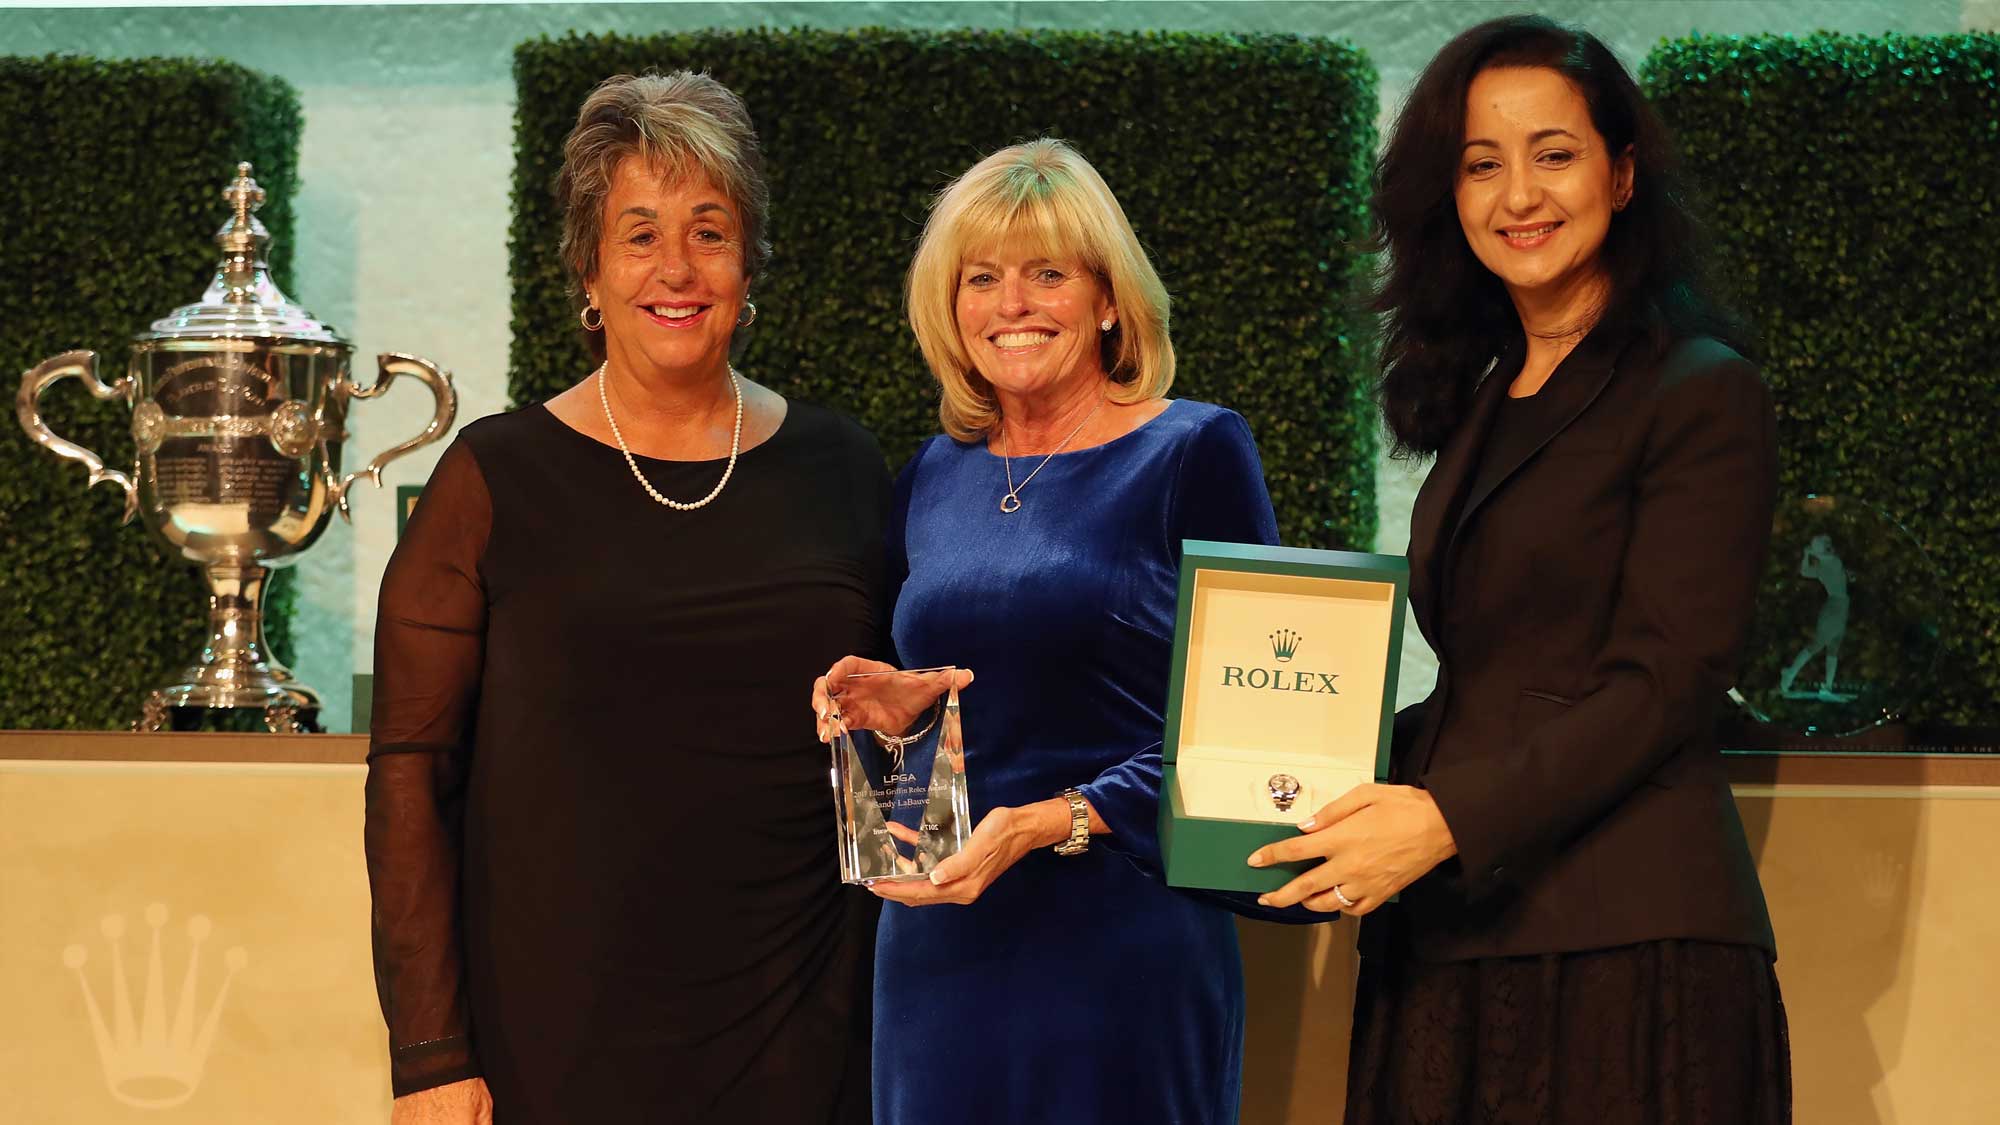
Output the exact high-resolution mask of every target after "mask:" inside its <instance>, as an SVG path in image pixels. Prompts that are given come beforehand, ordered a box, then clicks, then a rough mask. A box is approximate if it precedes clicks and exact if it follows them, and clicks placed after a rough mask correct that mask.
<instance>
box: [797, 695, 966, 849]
mask: <svg viewBox="0 0 2000 1125" xmlns="http://www.w3.org/2000/svg"><path fill="white" fill-rule="evenodd" d="M954 671H955V669H952V668H948V667H946V668H913V669H908V670H901V671H888V672H860V673H856V674H854V675H850V676H848V677H847V679H846V682H845V683H844V684H843V685H842V687H841V690H840V693H839V694H837V695H834V696H832V697H831V700H830V702H831V707H832V709H831V711H830V713H829V714H828V719H829V720H830V721H831V723H832V725H833V738H832V742H831V746H832V750H833V769H832V779H833V808H834V830H835V832H836V834H837V840H838V845H839V851H840V878H841V881H842V882H844V883H861V884H867V883H879V882H903V881H911V880H916V879H927V878H929V877H930V873H931V870H932V869H933V868H935V867H936V866H937V865H938V864H939V863H941V862H943V861H944V860H945V859H946V858H947V857H949V856H953V855H956V854H958V850H959V849H960V848H962V847H964V846H965V840H966V836H967V835H968V834H969V833H970V832H971V813H970V810H969V808H968V806H967V797H966V786H965V730H964V726H963V724H962V723H961V721H960V718H959V709H958V688H957V687H956V686H955V679H954V677H953V676H952V674H951V673H953V672H954ZM850 717H853V719H854V722H855V723H856V724H857V725H854V726H850V723H849V719H850ZM864 719H865V720H866V721H871V722H883V723H884V724H885V725H893V726H896V727H897V728H898V729H897V731H896V733H894V734H891V733H887V732H885V731H880V730H870V729H864V728H862V727H860V726H859V725H858V723H859V722H861V721H863V720H864ZM905 719H907V723H905V722H904V720H905Z"/></svg>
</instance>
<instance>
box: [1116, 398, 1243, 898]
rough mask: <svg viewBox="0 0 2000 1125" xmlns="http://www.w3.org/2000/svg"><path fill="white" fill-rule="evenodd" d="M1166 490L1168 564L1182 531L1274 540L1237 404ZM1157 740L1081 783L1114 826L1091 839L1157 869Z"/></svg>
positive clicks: (1200, 433)
mask: <svg viewBox="0 0 2000 1125" xmlns="http://www.w3.org/2000/svg"><path fill="white" fill-rule="evenodd" d="M1169 495H1170V500H1169V502H1168V504H1169V507H1168V511H1167V513H1166V520H1165V524H1164V531H1165V541H1166V550H1168V551H1169V552H1170V553H1171V555H1172V559H1173V565H1172V566H1171V567H1170V568H1169V570H1170V571H1171V572H1176V573H1177V572H1178V570H1179V568H1180V551H1181V541H1182V540H1183V539H1212V540H1217V541H1221V542H1229V543H1263V544H1274V543H1276V542H1277V541H1278V521H1277V517H1276V516H1275V515H1274V514H1273V513H1272V511H1271V497H1270V494H1269V493H1268V492H1266V491H1265V489H1264V467H1263V464H1262V462H1261V461H1260V460H1259V459H1258V456H1257V443H1256V441H1255V440H1254V439H1253V438H1252V437H1251V436H1250V425H1249V423H1247V422H1245V421H1244V420H1243V416H1242V415H1240V414H1237V413H1236V412H1234V411H1229V410H1224V411H1219V412H1217V413H1216V414H1215V415H1214V416H1213V417H1212V418H1210V419H1207V420H1206V421H1205V423H1204V424H1203V425H1202V426H1201V427H1200V428H1198V429H1197V430H1195V431H1194V433H1193V434H1192V435H1191V436H1190V437H1189V439H1188V442H1187V446H1186V448H1185V449H1184V451H1183V453H1182V456H1181V459H1180V463H1179V466H1178V468H1177V470H1176V480H1175V484H1174V488H1173V490H1172V491H1171V493H1170V494H1169ZM1161 596H1162V597H1165V598H1167V599H1169V601H1168V603H1167V604H1166V605H1164V606H1160V607H1156V609H1157V610H1158V611H1159V612H1158V619H1159V620H1163V621H1166V622H1169V623H1171V622H1172V621H1173V619H1174V606H1173V604H1172V601H1171V599H1172V598H1174V596H1175V587H1174V586H1173V585H1172V584H1168V585H1166V586H1165V587H1163V589H1162V593H1161ZM1160 747H1161V743H1160V742H1158V741H1154V742H1152V743H1151V744H1149V745H1147V746H1146V747H1145V748H1143V749H1141V750H1140V751H1139V752H1137V753H1135V754H1133V755H1132V756H1131V757H1130V758H1127V759H1125V760H1124V761H1122V762H1120V763H1118V764H1117V765H1115V766H1113V767H1111V768H1110V769H1108V770H1105V771H1104V772H1103V773H1100V774H1098V775H1097V777H1096V778H1095V779H1094V780H1092V781H1091V782H1090V783H1089V784H1087V785H1082V786H1079V787H1078V788H1079V789H1080V790H1081V791H1082V793H1083V795H1084V797H1085V799H1087V800H1088V801H1089V802H1090V805H1091V807H1092V808H1094V809H1096V810H1097V814H1098V816H1100V817H1102V818H1103V820H1104V823H1105V824H1106V825H1107V826H1109V827H1110V829H1111V834H1110V835H1108V836H1103V837H1099V838H1098V839H1097V840H1096V841H1094V843H1095V844H1096V846H1100V847H1104V848H1106V849H1108V850H1111V851H1115V852H1118V853H1120V854H1122V855H1125V856H1127V857H1128V858H1130V859H1131V860H1132V861H1133V862H1135V863H1137V864H1138V865H1139V866H1140V867H1141V868H1142V869H1143V870H1145V871H1146V872H1148V873H1149V874H1153V875H1158V874H1160V871H1161V863H1160V829H1159V820H1160V779H1161V770H1162V762H1161V758H1160ZM1231 908H1232V909H1235V907H1234V906H1233V905H1232V907H1231Z"/></svg>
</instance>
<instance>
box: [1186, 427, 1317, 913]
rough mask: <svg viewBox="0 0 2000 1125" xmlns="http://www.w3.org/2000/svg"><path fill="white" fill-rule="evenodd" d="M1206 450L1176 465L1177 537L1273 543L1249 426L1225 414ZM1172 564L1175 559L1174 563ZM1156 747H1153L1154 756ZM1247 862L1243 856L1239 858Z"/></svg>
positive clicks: (1238, 895) (1231, 901) (1247, 908)
mask: <svg viewBox="0 0 2000 1125" xmlns="http://www.w3.org/2000/svg"><path fill="white" fill-rule="evenodd" d="M1202 436H1203V437H1204V438H1207V439H1208V440H1207V442H1206V446H1207V447H1206V448H1202V449H1195V450H1190V456H1189V457H1188V459H1187V461H1186V462H1185V463H1184V464H1183V466H1182V471H1181V482H1182V490H1181V492H1180V502H1179V504H1178V505H1177V510H1176V512H1175V516H1176V519H1177V521H1178V525H1179V528H1180V530H1179V534H1178V536H1177V538H1176V540H1175V548H1176V551H1178V548H1179V540H1181V539H1207V540H1210V541H1212V542H1217V543H1261V544H1264V545H1266V546H1275V545H1277V542H1278V519H1277V515H1276V513H1275V512H1273V511H1272V508H1271V494H1270V492H1269V490H1268V489H1267V488H1266V487H1265V485H1264V463H1263V459H1262V458H1260V457H1259V456H1258V454H1257V442H1256V440H1255V439H1254V438H1252V437H1251V435H1250V424H1249V423H1248V422H1246V421H1244V419H1243V416H1242V415H1240V414H1237V413H1236V412H1235V411H1228V412H1225V413H1224V414H1223V416H1222V417H1221V418H1220V419H1218V420H1217V422H1216V424H1214V425H1212V426H1210V427H1208V428H1207V429H1205V430H1204V431H1203V434H1202ZM1176 561H1178V560H1176ZM1158 752H1159V747H1157V746H1155V747H1154V753H1155V754H1156V755H1157V754H1158ZM1157 785H1158V778H1157V777H1156V778H1155V786H1156V788H1155V789H1154V795H1153V803H1154V810H1155V811H1154V812H1153V813H1152V817H1153V819H1152V821H1151V822H1150V824H1149V833H1148V837H1149V839H1150V840H1151V841H1152V847H1153V863H1154V870H1158V869H1159V836H1158V825H1159V814H1158V811H1157V810H1158V805H1159V790H1158V788H1157ZM1244 858H1245V859H1248V858H1249V857H1248V856H1245V857H1244ZM1187 893H1189V894H1192V895H1193V896H1194V897H1196V898H1200V899H1204V900H1206V901H1208V902H1212V903H1214V904H1216V905H1217V906H1220V907H1222V908H1224V909H1225V910H1228V911H1230V912H1231V913H1234V914H1239V915H1241V916H1243V917H1245V918H1253V919H1256V920H1258V921H1263V922H1283V923H1287V924H1291V925H1312V924H1314V923H1318V922H1328V921H1333V920H1336V919H1338V918H1339V917H1340V915H1338V914H1322V913H1320V912H1319V911H1316V910H1309V909H1307V908H1306V907H1303V906H1292V907H1286V908H1283V909H1273V908H1271V907H1266V906H1259V905H1257V896H1256V895H1255V894H1251V893H1248V892H1242V891H1206V890H1205V891H1189V892H1187Z"/></svg>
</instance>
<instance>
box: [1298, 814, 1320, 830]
mask: <svg viewBox="0 0 2000 1125" xmlns="http://www.w3.org/2000/svg"><path fill="white" fill-rule="evenodd" d="M1318 823H1319V818H1318V817H1311V816H1309V817H1307V818H1305V819H1304V820H1301V821H1299V831H1301V832H1311V831H1312V830H1313V826H1314V825H1316V824H1318Z"/></svg>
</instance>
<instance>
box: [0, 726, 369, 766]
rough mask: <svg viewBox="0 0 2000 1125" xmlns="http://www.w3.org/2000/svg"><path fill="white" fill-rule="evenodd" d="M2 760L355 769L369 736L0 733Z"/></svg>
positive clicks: (365, 754)
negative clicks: (218, 763)
mask: <svg viewBox="0 0 2000 1125" xmlns="http://www.w3.org/2000/svg"><path fill="white" fill-rule="evenodd" d="M4 759H13V760H16V761H31V762H220V763H239V764H240V763H257V764H281V765H332V766H358V765H361V764H363V763H365V762H366V761H367V760H368V736H367V735H365V734H218V733H179V732H176V733H168V732H165V731H162V732H160V733H158V734H135V733H132V732H130V731H110V730H106V731H68V730H8V731H0V760H4Z"/></svg>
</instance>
